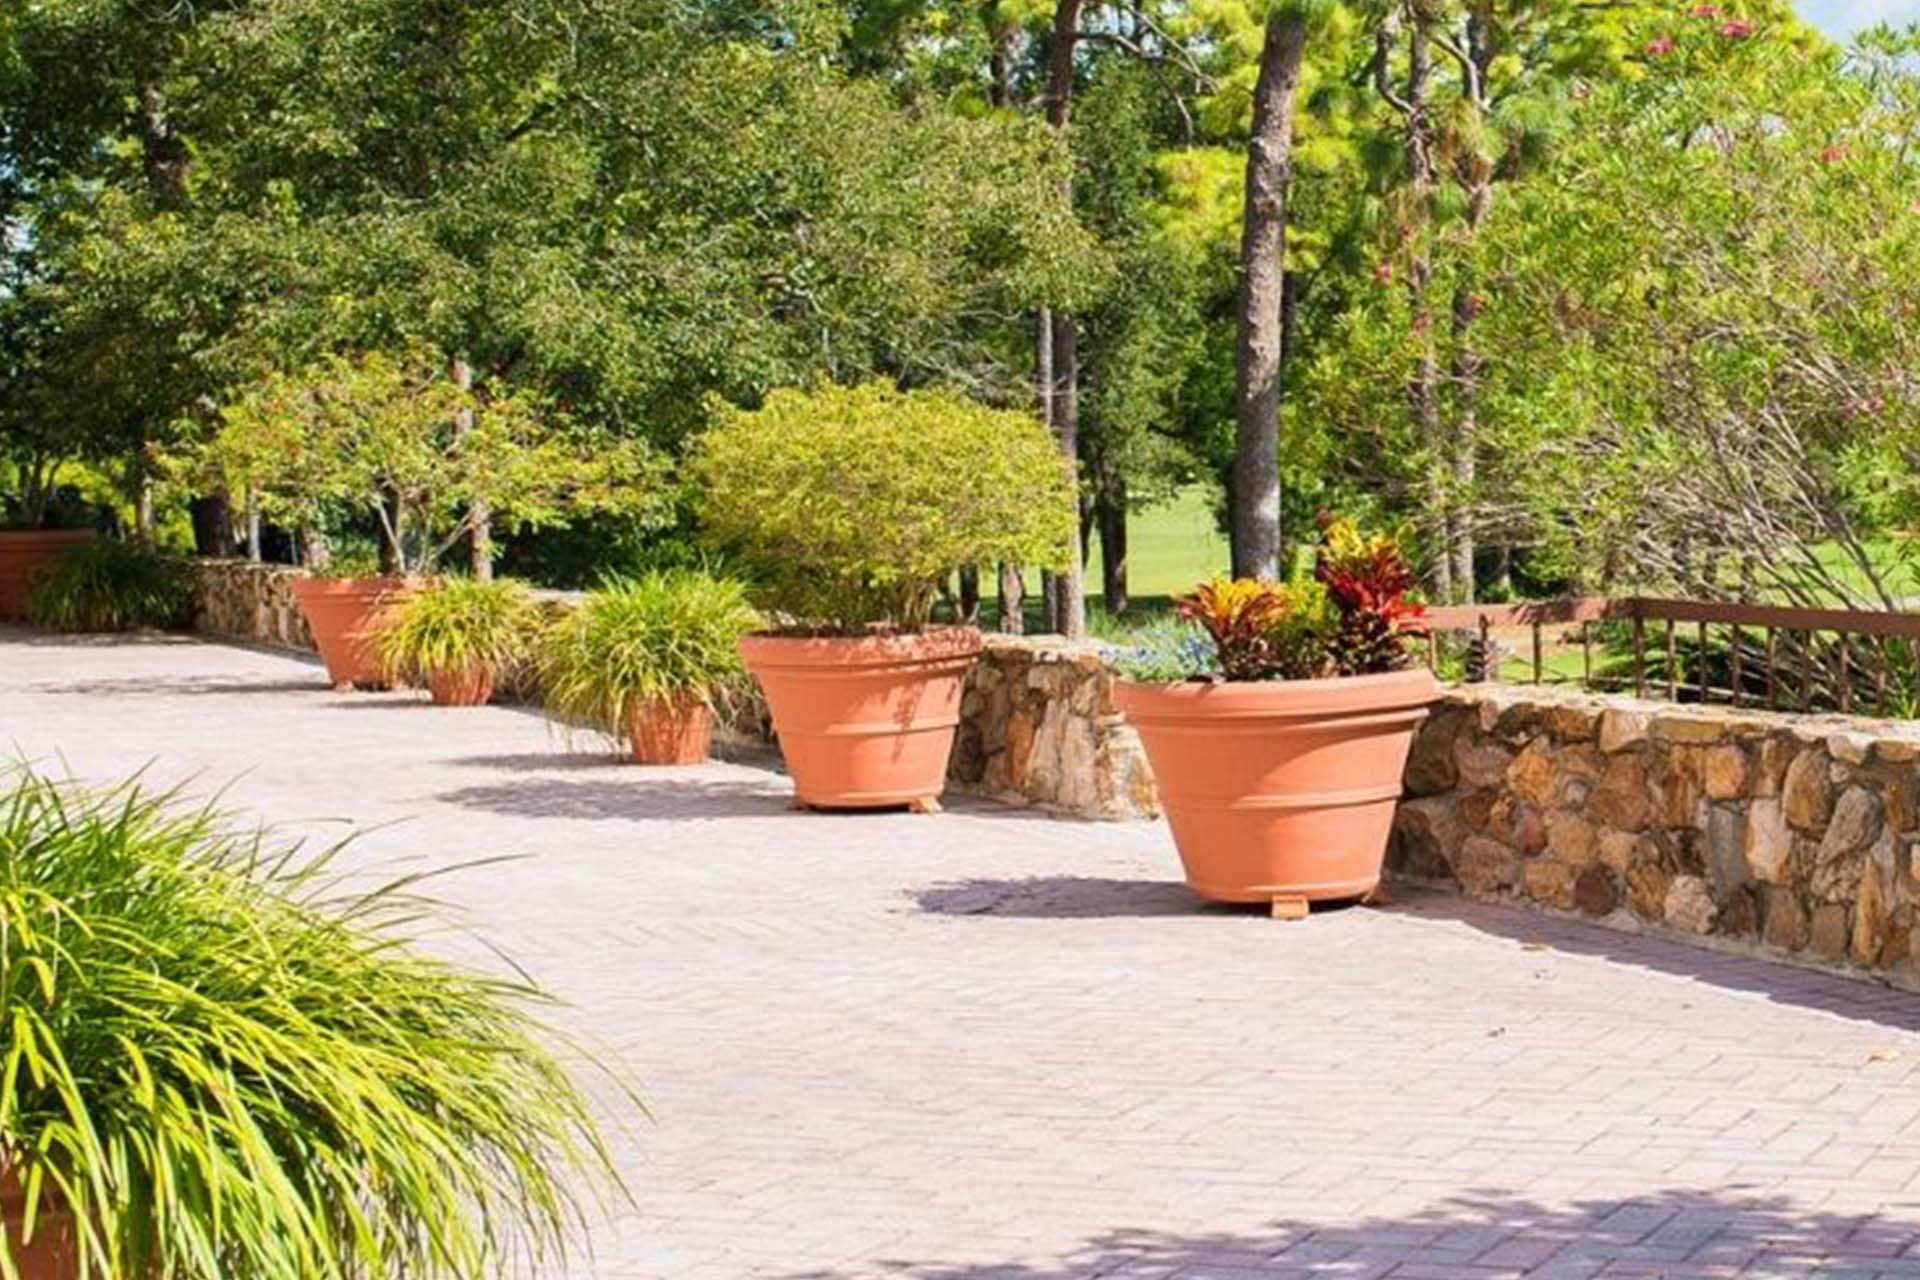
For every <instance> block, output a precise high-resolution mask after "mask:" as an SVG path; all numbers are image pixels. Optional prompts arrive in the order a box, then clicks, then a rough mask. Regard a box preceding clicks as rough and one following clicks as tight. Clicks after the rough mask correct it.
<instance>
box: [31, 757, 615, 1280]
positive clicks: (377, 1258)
mask: <svg viewBox="0 0 1920 1280" xmlns="http://www.w3.org/2000/svg"><path fill="white" fill-rule="evenodd" d="M428 915H430V910H429V908H428V907H427V906H426V905H425V904H423V903H422V902H421V901H420V900H418V899H417V898H415V897H413V896H411V895H410V894H409V893H408V892H407V886H406V882H401V883H399V884H396V885H394V886H391V887H389V888H386V889H384V890H380V891H376V892H372V893H353V892H349V891H348V890H347V889H346V888H345V887H344V885H343V884H342V883H341V881H340V880H339V879H338V878H337V877H336V875H335V874H334V872H333V871H332V869H331V867H330V855H328V854H324V853H323V854H318V855H316V856H313V857H307V856H305V855H304V853H303V851H301V850H300V849H299V848H297V847H291V846H286V845H281V844H276V843H274V842H273V841H271V840H270V839H268V838H265V837H262V836H261V835H259V834H257V833H255V834H243V833H240V832H239V831H237V830H236V829H235V828H233V827H231V826H230V825H229V824H228V823H227V822H226V820H224V819H223V818H222V817H220V816H219V815H218V814H217V813H214V812H212V811H209V810H207V809H204V808H195V807H187V806H183V805H182V804H181V803H179V802H178V800H177V799H176V798H175V797H174V796H173V795H171V794H155V793H153V792H151V791H149V790H146V789H144V788H143V787H142V786H141V785H140V784H139V783H138V782H137V781H135V782H129V783H125V784H121V785H118V786H113V787H108V788H104V789H94V788H89V787H85V786H81V785H78V784H75V783H70V782H63V781H56V780H53V779H49V778H47V777H44V776H41V775H39V774H37V773H35V772H33V771H32V770H30V769H27V768H24V767H14V768H12V769H11V770H9V771H8V772H6V773H5V774H4V775H0V1018H4V1021H5V1025H6V1027H7V1035H6V1042H5V1048H4V1051H0V1167H4V1168H6V1169H7V1170H8V1171H10V1172H11V1173H12V1174H13V1175H14V1176H16V1177H17V1178H18V1179H19V1181H20V1183H21V1184H22V1185H23V1186H24V1187H25V1189H26V1192H27V1198H28V1200H29V1201H30V1202H35V1201H38V1202H41V1203H50V1204H54V1205H58V1206H60V1207H62V1208H64V1209H66V1210H68V1211H70V1213H71V1215H72V1218H73V1221H74V1222H75V1223H76V1224H77V1227H76V1234H77V1237H78V1250H79V1259H78V1261H79V1270H80V1274H81V1275H82V1276H84V1277H98V1278H100V1280H127V1278H134V1277H138V1278H142V1280H144V1278H149V1277H151V1278H152V1280H161V1278H162V1277H164V1278H165V1280H314V1278H316V1277H320V1278H326V1280H370V1278H372V1277H388V1276H402V1275H404V1276H412V1277H423V1278H429V1277H430V1278H434V1280H482V1278H486V1280H492V1278H493V1277H497V1276H501V1275H506V1274H512V1273H513V1272H514V1271H515V1269H516V1268H525V1269H528V1270H533V1271H540V1270H544V1269H545V1268H546V1267H548V1266H552V1265H558V1264H560V1263H562V1262H563V1261H564V1260H565V1258H566V1256H567V1255H568V1254H569V1253H570V1252H572V1251H573V1246H575V1245H576V1244H577V1243H578V1238H579V1232H580V1230H581V1228H582V1225H583V1222H584V1211H585V1209H586V1208H587V1207H588V1206H589V1205H590V1204H592V1203H593V1202H594V1200H595V1199H596V1198H597V1197H598V1196H599V1195H600V1194H602V1193H605V1192H608V1191H612V1190H615V1189H617V1187H618V1182H617V1180H616V1179H615V1176H614V1174H613V1172H612V1168H611V1165H610V1162H609V1159H608V1151H607V1147H606V1145H605V1143H604V1142H603V1140H602V1137H601V1135H600V1134H599V1132H597V1130H596V1127H595V1123H594V1120H593V1119H592V1117H591V1116H590V1115H589V1112H588V1109H587V1106H586V1104H585V1102H584V1101H583V1100H582V1097H581V1095H580V1093H579V1092H578V1091H577V1090H576V1088H575V1086H574V1085H573V1083H572V1082H571V1081H570V1080H569V1078H568V1075H567V1073H566V1071H565V1070H564V1069H563V1068H562V1066H561V1063H560V1059H561V1057H562V1056H563V1055H565V1054H568V1052H569V1051H568V1048H567V1045H566V1042H565V1041H564V1040H563V1039H561V1038H560V1037H559V1036H558V1035H557V1034H556V1033H555V1032H553V1031H551V1030H550V1029H548V1028H547V1027H546V1026H545V1025H544V1024H543V1023H542V1022H541V1021H540V1020H539V1019H538V1015H537V1011H538V1010H540V1009H543V1008H545V1007H547V1006H548V1004H549V1001H548V999H547V997H546V996H544V995H543V994H542V993H541V992H540V991H539V990H538V989H537V988H536V987H534V986H532V985H531V984H530V983H529V982H527V981H526V980H524V979H521V978H514V977H498V976H483V975H480V974H475V973H468V972H465V971H463V970H461V969H458V968H455V967H453V966H452V965H449V964H447V963H444V962H442V961H440V960H437V959H432V958H429V957H427V956H425V955H422V954H419V953H418V952H416V951H414V950H412V949H411V948H410V947H409V945H408V940H409V935H410V934H411V933H412V932H414V931H415V930H416V929H417V928H418V927H419V925H418V922H419V921H421V920H422V919H423V918H426V917H427V916H428ZM15 1262H16V1260H15V1259H14V1258H12V1257H11V1256H9V1254H8V1246H6V1245H4V1244H0V1275H8V1276H11V1275H12V1274H14V1272H15Z"/></svg>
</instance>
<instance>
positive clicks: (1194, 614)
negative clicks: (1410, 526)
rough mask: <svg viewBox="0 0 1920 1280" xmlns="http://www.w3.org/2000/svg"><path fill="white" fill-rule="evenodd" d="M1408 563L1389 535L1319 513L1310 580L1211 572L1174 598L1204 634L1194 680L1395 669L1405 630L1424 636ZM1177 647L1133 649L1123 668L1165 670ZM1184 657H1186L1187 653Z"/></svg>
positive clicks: (1152, 673) (1401, 658) (1160, 675)
mask: <svg viewBox="0 0 1920 1280" xmlns="http://www.w3.org/2000/svg"><path fill="white" fill-rule="evenodd" d="M1413 588H1414V575H1413V569H1412V567H1411V566H1410V565H1408V563H1407V558H1406V555H1405V553H1404V552H1403V551H1402V550H1401V549H1400V543H1399V540H1398V539H1396V538H1393V537H1391V536H1389V535H1386V534H1373V535H1367V534H1362V533H1361V532H1360V531H1359V530H1358V529H1356V528H1355V527H1354V526H1353V524H1352V523H1351V522H1350V521H1346V520H1336V519H1332V518H1328V519H1325V520H1323V521H1322V523H1321V530H1320V546H1319V552H1318V556H1317V558H1316V561H1315V565H1314V572H1313V576H1312V577H1311V578H1308V579H1305V580H1303V581H1299V582H1292V583H1284V584H1283V583H1278V582H1262V581H1257V580H1255V579H1252V578H1239V579H1233V578H1215V579H1213V580H1212V581H1210V582H1204V583H1201V584H1200V586H1198V587H1196V588H1195V589H1194V591H1193V592H1192V594H1190V595H1186V596H1182V597H1180V599H1179V606H1180V616H1181V617H1182V618H1183V619H1185V620H1186V621H1188V622H1190V623H1193V624H1194V625H1195V626H1197V627H1199V628H1200V630H1201V631H1203V632H1205V633H1206V637H1207V639H1208V640H1210V641H1212V646H1213V652H1212V655H1211V657H1212V662H1211V663H1210V664H1208V670H1207V671H1202V672H1191V673H1190V674H1191V675H1192V676H1193V677H1196V678H1201V679H1205V678H1212V679H1226V680H1235V681H1240V680H1298V679H1311V678H1313V677H1317V676H1355V675H1367V674H1371V673H1374V672H1381V671H1396V670H1398V669H1400V668H1401V667H1404V666H1406V665H1407V663H1408V661H1409V660H1410V655H1409V652H1408V649H1407V640H1408V638H1409V637H1412V636H1417V635H1421V634H1424V629H1423V627H1422V625H1421V621H1420V620H1421V617H1422V616H1423V614H1424V613H1425V606H1424V605H1422V604H1421V603H1420V602H1419V601H1417V600H1415V599H1413V598H1412V592H1413ZM1170 657H1177V655H1169V654H1161V653H1157V652H1155V653H1146V652H1144V651H1143V652H1141V653H1138V654H1134V655H1132V662H1131V666H1129V663H1128V661H1127V659H1126V658H1125V656H1124V655H1123V660H1122V666H1123V669H1129V670H1131V671H1133V672H1134V673H1135V674H1136V675H1137V676H1140V677H1142V678H1157V679H1165V678H1168V675H1167V674H1166V673H1167V670H1168V668H1169V667H1170V666H1171V667H1173V668H1174V669H1176V670H1177V669H1178V666H1179V663H1178V661H1177V660H1176V661H1172V662H1170V661H1169V660H1168V659H1169V658H1170ZM1188 661H1191V659H1189V660H1188Z"/></svg>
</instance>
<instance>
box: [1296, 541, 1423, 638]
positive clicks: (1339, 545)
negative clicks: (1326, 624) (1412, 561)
mask: <svg viewBox="0 0 1920 1280" xmlns="http://www.w3.org/2000/svg"><path fill="white" fill-rule="evenodd" d="M1313 576H1314V578H1315V580H1316V581H1318V582H1319V583H1320V584H1321V585H1322V586H1324V587H1325V588H1326V589H1327V597H1328V599H1330V600H1331V601H1332V603H1333V608H1334V613H1335V615H1336V616H1337V619H1338V621H1337V623H1336V624H1335V626H1334V630H1333V634H1332V635H1331V636H1330V637H1328V640H1327V653H1328V657H1329V658H1330V659H1331V660H1332V664H1333V667H1334V670H1335V671H1336V672H1338V673H1339V674H1340V675H1345V676H1359V675H1368V674H1371V673H1374V672H1380V671H1398V670H1399V669H1400V668H1402V667H1404V666H1406V665H1407V663H1408V661H1409V655H1408V652H1407V640H1408V638H1409V637H1413V636H1419V635H1424V634H1425V632H1426V629H1425V627H1424V625H1423V624H1422V622H1421V619H1422V618H1423V617H1424V616H1425V614H1426V606H1425V605H1424V604H1422V603H1421V602H1420V601H1418V600H1415V599H1414V598H1413V597H1412V592H1413V589H1414V576H1413V567H1412V566H1411V565H1409V564H1408V563H1407V557H1406V553H1405V552H1404V551H1402V550H1401V549H1400V541H1399V539H1397V538H1395V537H1393V536H1391V535H1389V534H1384V533H1377V534H1372V535H1368V534H1363V533H1361V532H1360V531H1359V530H1358V529H1357V528H1355V527H1354V525H1353V523H1352V522H1351V521H1347V520H1327V521H1325V522H1324V523H1323V524H1322V526H1321V530H1320V552H1319V557H1318V559H1317V560H1316V562H1315V564H1314V568H1313Z"/></svg>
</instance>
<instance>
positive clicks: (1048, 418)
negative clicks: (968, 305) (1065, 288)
mask: <svg viewBox="0 0 1920 1280" xmlns="http://www.w3.org/2000/svg"><path fill="white" fill-rule="evenodd" d="M1053 335H1054V327H1053V309H1052V308H1051V307H1041V308H1040V311H1039V314H1038V315H1037V316H1035V317H1034V323H1033V376H1034V384H1035V388H1034V389H1035V394H1036V395H1038V396H1039V398H1040V421H1042V422H1044V423H1046V424H1047V430H1048V431H1053V432H1055V433H1056V434H1055V438H1056V439H1058V438H1059V437H1058V433H1057V428H1056V427H1055V426H1054V421H1053V419H1054V407H1053V395H1054V390H1055V383H1054V380H1053ZM1059 600H1060V598H1059V597H1058V596H1057V595H1056V594H1054V590H1053V571H1052V570H1050V569H1042V570H1041V571H1040V630H1041V631H1043V632H1051V631H1058V630H1059V629H1060V626H1059V618H1058V616H1057V615H1056V613H1055V609H1056V607H1057V606H1058V604H1059Z"/></svg>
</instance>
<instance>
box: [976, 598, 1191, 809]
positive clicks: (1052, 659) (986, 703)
mask: <svg viewBox="0 0 1920 1280" xmlns="http://www.w3.org/2000/svg"><path fill="white" fill-rule="evenodd" d="M1113 681H1114V674H1113V671H1112V670H1111V669H1110V668H1109V667H1108V666H1107V664H1106V663H1105V662H1104V661H1103V660H1102V658H1101V656H1100V651H1099V649H1098V647H1097V646H1094V645H1084V644H1083V645H1075V644H1069V643H1068V642H1066V641H1064V640H1060V639H1057V638H1055V637H1050V636H1035V637H1032V638H1031V639H1029V638H1025V637H1021V636H1001V635H989V636H988V637H987V648H986V652H985V653H984V654H983V655H982V656H981V660H980V662H979V663H978V664H977V665H976V666H975V667H974V669H973V674H972V675H971V676H969V677H968V680H967V690H966V694H965V697H964V698H963V699H962V701H961V704H960V733H959V736H958V738H957V740H956V741H955V742H954V748H953V764H952V767H951V769H950V770H949V771H948V775H947V776H948V777H949V778H950V779H951V780H952V781H953V783H954V784H955V785H956V786H957V787H958V788H959V789H960V790H963V791H970V792H973V793H975V794H977V795H985V796H991V797H993V798H994V799H996V800H1002V801H1007V802H1009V803H1014V804H1035V805H1040V806H1042V807H1044V808H1048V809H1054V810H1058V811H1060V812H1063V813H1072V814H1078V815H1080V816H1082V817H1090V818H1150V817H1155V816H1157V815H1158V814H1159V812H1160V800H1159V796H1158V794H1157V793H1156V792H1155V790H1154V786H1153V773H1152V771H1151V770H1149V769H1148V767H1147V755H1146V751H1145V749H1144V748H1142V747H1141V745H1140V735H1139V734H1137V733H1136V732H1135V731H1134V729H1133V726H1131V725H1129V724H1128V723H1127V722H1126V721H1125V719H1123V718H1122V717H1121V715H1120V713H1119V712H1118V711H1117V710H1115V708H1114V705H1113Z"/></svg>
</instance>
